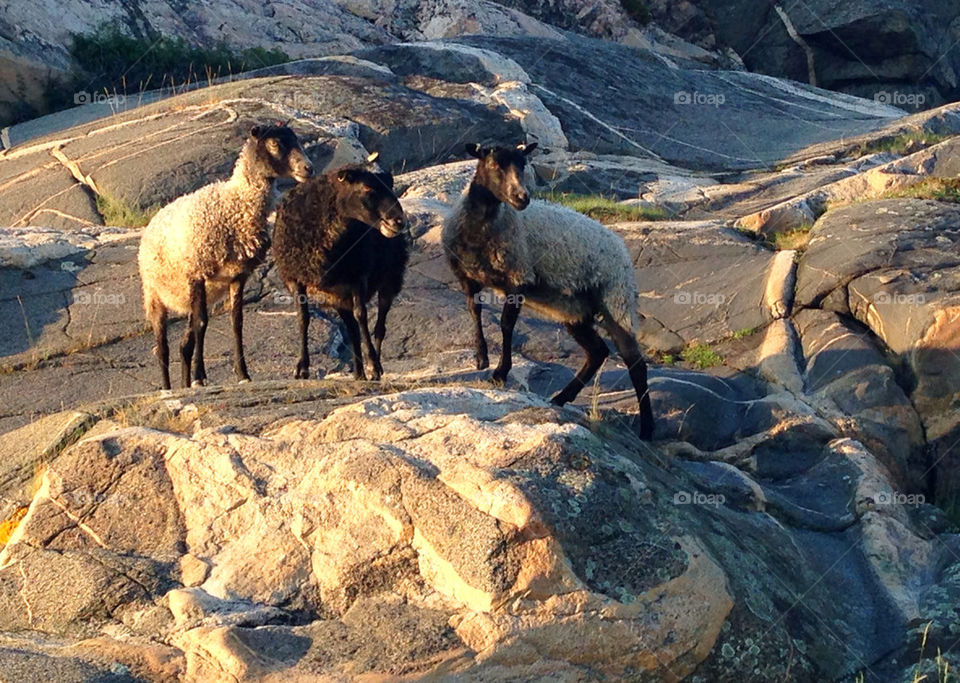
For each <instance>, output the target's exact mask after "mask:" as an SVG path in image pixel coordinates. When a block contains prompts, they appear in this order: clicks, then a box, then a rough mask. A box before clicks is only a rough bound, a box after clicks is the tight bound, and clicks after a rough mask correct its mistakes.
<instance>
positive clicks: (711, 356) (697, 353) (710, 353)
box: [680, 344, 723, 370]
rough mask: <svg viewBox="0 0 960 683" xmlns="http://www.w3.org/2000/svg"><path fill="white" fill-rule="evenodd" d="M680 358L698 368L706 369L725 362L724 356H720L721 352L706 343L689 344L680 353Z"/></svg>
mask: <svg viewBox="0 0 960 683" xmlns="http://www.w3.org/2000/svg"><path fill="white" fill-rule="evenodd" d="M680 358H682V359H683V360H684V361H686V362H687V363H690V364H691V365H693V366H695V367H696V368H697V369H698V370H706V369H707V368H712V367H716V366H717V365H722V364H723V358H721V357H720V354H718V353H717V352H716V351H714V350H713V349H711V348H710V347H709V346H707V345H706V344H694V345H693V346H688V347H687V348H685V349H684V350H683V353H681V354H680Z"/></svg>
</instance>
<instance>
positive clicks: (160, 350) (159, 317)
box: [147, 299, 170, 389]
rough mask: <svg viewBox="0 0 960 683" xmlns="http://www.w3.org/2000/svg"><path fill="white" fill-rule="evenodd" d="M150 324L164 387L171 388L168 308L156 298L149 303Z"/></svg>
mask: <svg viewBox="0 0 960 683" xmlns="http://www.w3.org/2000/svg"><path fill="white" fill-rule="evenodd" d="M147 309H148V314H147V315H148V317H149V318H150V326H151V327H153V336H154V339H155V341H156V348H155V349H154V351H155V352H156V354H157V360H159V361H160V380H161V386H162V387H163V388H164V389H169V388H170V344H169V343H168V342H167V309H166V307H165V306H164V305H163V304H161V303H160V302H159V301H157V300H156V299H151V300H150V303H149V304H147Z"/></svg>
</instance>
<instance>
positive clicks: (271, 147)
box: [267, 138, 280, 157]
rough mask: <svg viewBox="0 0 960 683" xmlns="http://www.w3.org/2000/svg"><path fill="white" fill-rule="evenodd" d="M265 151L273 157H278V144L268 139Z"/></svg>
mask: <svg viewBox="0 0 960 683" xmlns="http://www.w3.org/2000/svg"><path fill="white" fill-rule="evenodd" d="M267 151H268V152H270V154H272V155H273V156H275V157H278V156H280V143H279V142H277V141H276V140H274V139H273V138H270V139H269V140H267Z"/></svg>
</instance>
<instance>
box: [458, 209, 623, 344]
mask: <svg viewBox="0 0 960 683" xmlns="http://www.w3.org/2000/svg"><path fill="white" fill-rule="evenodd" d="M467 197H468V195H467V193H464V194H463V196H461V197H460V199H459V200H458V201H457V203H456V204H454V207H453V210H452V211H451V213H450V215H449V216H448V217H447V219H446V221H445V222H444V226H443V237H442V241H443V246H444V248H445V251H446V253H447V258H448V260H449V262H450V266H451V268H452V269H453V271H454V273H455V274H456V275H457V276H458V277H461V278H462V277H467V278H470V279H472V280H476V281H477V282H480V283H482V284H483V285H485V286H487V287H490V288H491V289H494V290H496V291H498V292H500V293H501V294H508V293H521V294H522V295H523V296H524V306H525V307H530V308H531V309H533V310H534V312H536V313H538V314H539V315H541V316H542V317H544V318H546V319H548V320H553V321H555V322H561V323H578V322H582V321H584V320H590V319H592V318H593V317H594V316H595V315H597V314H601V315H609V316H610V317H611V318H612V319H613V320H615V321H616V322H617V323H618V324H619V325H620V326H621V327H623V328H624V329H627V330H630V331H631V332H634V333H635V332H636V330H637V326H638V317H637V300H638V293H637V283H636V277H635V275H634V271H633V263H632V261H631V259H630V253H629V252H628V251H627V247H626V245H625V244H624V242H623V240H622V239H621V238H620V237H619V236H618V235H617V234H616V233H614V232H613V231H612V230H609V229H608V228H606V227H604V226H603V225H601V224H600V223H597V222H596V221H594V220H593V219H591V218H588V217H587V216H584V215H583V214H581V213H578V212H576V211H574V210H572V209H568V208H567V207H564V206H559V205H557V204H550V203H547V202H543V201H539V200H534V201H532V202H531V203H530V205H529V206H528V207H527V208H526V209H524V210H523V211H517V210H515V209H513V208H512V207H510V206H508V205H506V204H500V205H499V206H498V208H497V210H496V213H495V215H494V216H493V218H491V219H489V220H484V219H482V218H479V217H477V216H473V215H470V212H469V211H468V209H467Z"/></svg>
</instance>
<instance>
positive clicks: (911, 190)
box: [883, 178, 960, 204]
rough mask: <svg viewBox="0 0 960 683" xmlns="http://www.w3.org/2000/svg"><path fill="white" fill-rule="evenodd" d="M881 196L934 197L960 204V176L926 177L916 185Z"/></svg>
mask: <svg viewBox="0 0 960 683" xmlns="http://www.w3.org/2000/svg"><path fill="white" fill-rule="evenodd" d="M883 198H884V199H892V198H909V199H935V200H937V201H940V202H954V203H957V204H960V178H926V179H924V180H921V181H920V182H919V183H917V184H916V185H911V186H910V187H904V188H902V189H899V190H891V191H890V192H887V193H886V194H884V195H883Z"/></svg>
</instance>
